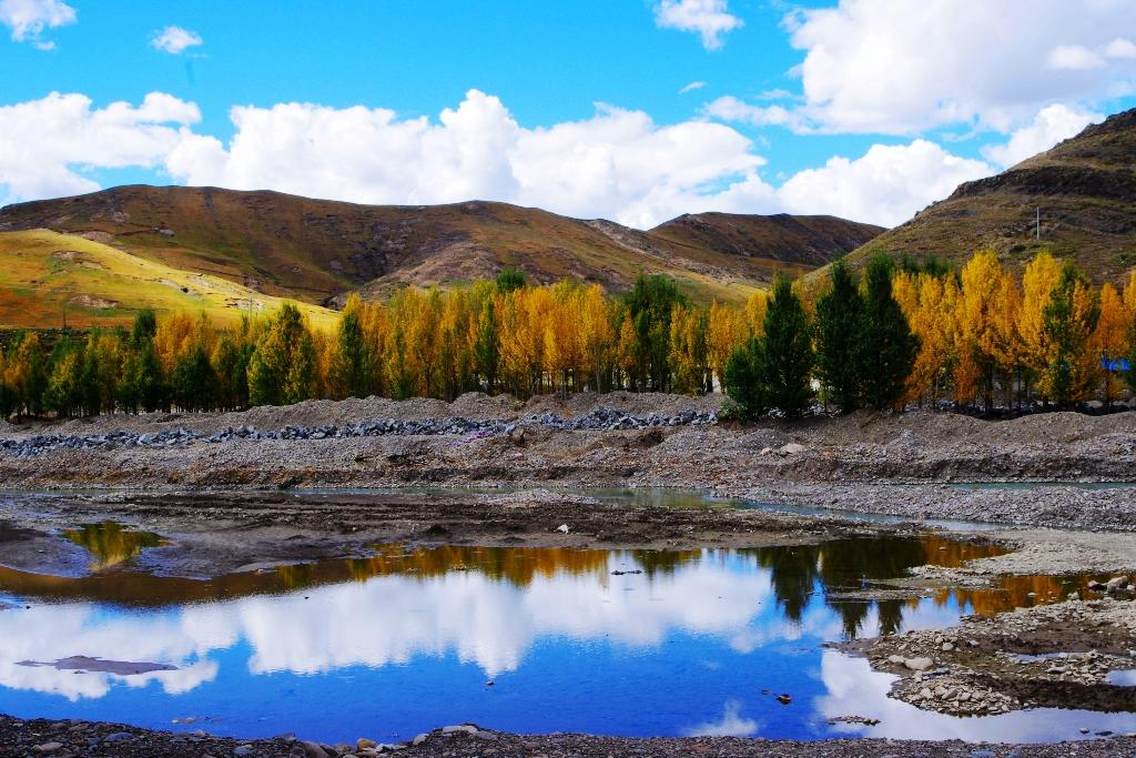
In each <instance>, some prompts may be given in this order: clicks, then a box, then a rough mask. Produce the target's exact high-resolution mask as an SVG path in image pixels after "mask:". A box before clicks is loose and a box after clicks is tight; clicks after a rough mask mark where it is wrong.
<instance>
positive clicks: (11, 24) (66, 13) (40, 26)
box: [0, 0, 76, 50]
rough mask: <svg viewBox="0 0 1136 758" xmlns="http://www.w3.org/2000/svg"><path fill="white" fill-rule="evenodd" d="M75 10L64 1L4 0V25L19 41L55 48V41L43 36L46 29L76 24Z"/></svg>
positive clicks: (0, 15) (0, 17)
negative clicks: (47, 39)
mask: <svg viewBox="0 0 1136 758" xmlns="http://www.w3.org/2000/svg"><path fill="white" fill-rule="evenodd" d="M75 19H76V13H75V9H74V8H72V7H71V6H70V5H68V4H67V3H64V2H62V0H0V24H3V25H4V26H7V27H8V28H10V29H11V30H12V39H13V40H14V41H16V42H24V41H28V42H31V43H32V44H33V45H35V46H36V47H38V48H39V49H41V50H51V49H52V48H54V47H55V43H54V42H48V41H46V40H43V39H41V35H42V34H43V32H44V30H45V29H56V28H58V27H60V26H66V25H67V24H73V23H75Z"/></svg>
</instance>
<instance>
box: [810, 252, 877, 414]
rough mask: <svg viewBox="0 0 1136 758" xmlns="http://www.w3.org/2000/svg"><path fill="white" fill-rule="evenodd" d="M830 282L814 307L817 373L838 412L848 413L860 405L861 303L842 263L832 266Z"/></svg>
mask: <svg viewBox="0 0 1136 758" xmlns="http://www.w3.org/2000/svg"><path fill="white" fill-rule="evenodd" d="M831 279H832V289H831V290H829V291H828V292H827V293H825V294H824V295H823V296H822V297H821V298H820V299H819V300H818V301H817V306H816V311H817V315H816V343H817V373H818V374H819V376H820V380H821V382H823V383H824V385H825V387H827V389H828V393H829V396H830V397H831V398H832V399H833V400H835V401H836V404H837V405H839V406H840V412H841V413H851V412H852V411H854V410H856V408H858V407H859V405H860V392H861V377H860V369H861V364H862V361H860V360H859V355H860V353H859V342H860V338H861V332H862V331H863V329H864V327H865V322H864V301H863V299H862V298H861V297H860V292H859V290H857V288H856V282H855V281H853V279H852V274H851V273H850V272H849V271H848V266H847V265H846V264H845V263H844V261H837V262H836V263H835V264H834V265H833V267H832V272H831Z"/></svg>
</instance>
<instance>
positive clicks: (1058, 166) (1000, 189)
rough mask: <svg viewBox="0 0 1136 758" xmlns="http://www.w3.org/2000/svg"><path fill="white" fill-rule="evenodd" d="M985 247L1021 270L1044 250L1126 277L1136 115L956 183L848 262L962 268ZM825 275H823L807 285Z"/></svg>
mask: <svg viewBox="0 0 1136 758" xmlns="http://www.w3.org/2000/svg"><path fill="white" fill-rule="evenodd" d="M1038 208H1040V209H1041V238H1040V240H1039V239H1038V238H1037V233H1036V232H1037V229H1036V219H1037V210H1038ZM985 247H989V248H993V249H994V250H995V251H997V252H998V254H999V257H1001V258H1002V260H1003V261H1004V262H1005V263H1007V264H1009V265H1012V266H1015V267H1020V266H1022V265H1024V263H1025V262H1026V261H1028V260H1029V259H1030V258H1031V257H1032V256H1033V255H1034V253H1035V252H1036V251H1037V250H1039V249H1040V248H1048V249H1049V250H1050V251H1051V252H1052V253H1053V254H1054V255H1056V256H1059V257H1065V258H1070V259H1073V260H1075V261H1076V263H1077V265H1079V266H1080V267H1081V268H1082V269H1084V270H1085V272H1086V273H1088V274H1089V275H1090V276H1091V277H1093V278H1094V279H1095V280H1097V281H1105V280H1112V281H1119V280H1121V279H1123V278H1124V276H1125V274H1126V272H1127V271H1129V270H1130V269H1131V268H1132V267H1133V265H1136V110H1130V111H1125V112H1123V113H1119V114H1116V115H1114V116H1111V117H1110V118H1109V119H1108V120H1106V121H1105V122H1104V123H1101V124H1096V125H1093V126H1089V127H1088V128H1086V129H1085V130H1084V131H1083V132H1081V133H1080V134H1079V135H1077V136H1076V137H1073V138H1071V139H1068V140H1066V141H1064V142H1062V143H1061V144H1059V145H1057V146H1056V147H1054V148H1053V149H1051V150H1049V151H1048V152H1045V153H1041V154H1040V155H1037V156H1034V157H1033V158H1030V159H1029V160H1026V161H1023V162H1022V163H1019V164H1017V165H1016V166H1013V167H1012V168H1010V169H1008V170H1007V171H1005V172H1003V173H1001V174H998V175H997V176H991V177H989V178H986V179H979V180H978V181H974V182H967V183H966V184H963V185H961V186H959V188H958V189H956V190H955V192H954V194H952V195H951V196H950V197H948V198H947V199H946V200H943V201H941V202H938V203H935V204H933V205H931V206H930V207H928V208H927V209H925V210H923V211H921V212H920V213H918V214H916V216H915V218H913V219H911V220H910V221H908V222H907V223H905V224H903V225H902V226H898V227H896V228H895V229H892V230H891V231H890V232H886V233H884V234H882V235H880V236H879V237H877V238H875V239H874V240H872V241H871V242H869V243H868V244H866V245H864V246H863V247H862V248H860V249H859V250H857V251H855V252H854V253H852V254H851V255H850V256H848V260H849V261H851V262H852V263H853V264H854V265H862V264H863V263H864V262H865V261H866V260H867V259H868V258H869V257H870V256H871V255H872V254H874V253H876V252H877V251H885V252H889V253H895V254H902V253H907V254H909V255H912V256H915V257H917V258H926V257H927V256H932V255H934V256H938V257H939V258H942V259H945V260H949V261H952V262H954V263H956V264H957V263H960V262H962V261H965V260H966V259H967V258H968V257H970V255H971V254H973V253H974V251H975V250H977V249H979V248H985ZM823 276H824V273H823V272H819V271H818V272H815V273H813V274H811V275H810V276H809V277H808V278H809V279H813V280H816V279H819V278H821V277H823Z"/></svg>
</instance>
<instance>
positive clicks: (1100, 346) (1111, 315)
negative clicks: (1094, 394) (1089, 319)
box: [1090, 282, 1133, 408]
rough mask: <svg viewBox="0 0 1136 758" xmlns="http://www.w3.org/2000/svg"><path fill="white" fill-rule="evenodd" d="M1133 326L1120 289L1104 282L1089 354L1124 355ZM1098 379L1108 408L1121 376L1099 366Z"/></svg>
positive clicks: (1126, 351)
mask: <svg viewBox="0 0 1136 758" xmlns="http://www.w3.org/2000/svg"><path fill="white" fill-rule="evenodd" d="M1132 327H1133V320H1132V318H1131V317H1130V316H1129V314H1128V310H1127V309H1126V308H1125V306H1124V301H1123V300H1122V299H1121V297H1120V293H1119V292H1117V290H1116V287H1114V286H1113V285H1112V284H1111V283H1107V282H1106V283H1105V284H1104V285H1103V286H1102V287H1101V290H1100V317H1099V318H1098V319H1097V325H1096V329H1095V330H1094V331H1093V336H1092V346H1091V350H1090V354H1091V355H1093V356H1100V358H1101V360H1102V361H1103V360H1105V359H1109V360H1115V359H1117V358H1121V357H1126V356H1127V355H1128V344H1129V343H1128V340H1129V336H1130V335H1131V333H1132ZM1100 381H1101V386H1102V396H1103V399H1104V405H1105V407H1106V408H1107V407H1109V406H1110V405H1112V401H1113V399H1114V398H1115V397H1116V396H1117V395H1118V394H1119V393H1120V391H1121V389H1122V387H1121V386H1120V385H1121V380H1120V377H1118V376H1117V375H1115V374H1114V373H1113V372H1111V371H1109V370H1108V369H1107V368H1105V367H1104V366H1101V367H1100Z"/></svg>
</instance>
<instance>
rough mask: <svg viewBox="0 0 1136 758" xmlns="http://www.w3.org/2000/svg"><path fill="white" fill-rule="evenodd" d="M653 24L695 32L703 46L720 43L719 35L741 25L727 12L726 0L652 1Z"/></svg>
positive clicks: (715, 46) (718, 46)
mask: <svg viewBox="0 0 1136 758" xmlns="http://www.w3.org/2000/svg"><path fill="white" fill-rule="evenodd" d="M655 24H657V25H658V26H659V27H660V28H663V29H678V30H680V31H684V32H695V33H697V34H698V35H699V36H700V37H701V38H702V46H703V47H704V48H706V49H707V50H717V49H718V48H720V47H722V45H723V44H724V40H723V39H722V37H723V36H724V35H725V34H727V33H728V32H731V31H733V30H734V29H739V28H741V27H742V26H743V23H742V20H741V19H740V18H738V17H737V16H735V15H734V14H732V13H730V10H729V7H728V5H727V2H726V0H660V1H659V2H658V3H657V4H656V5H655Z"/></svg>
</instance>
